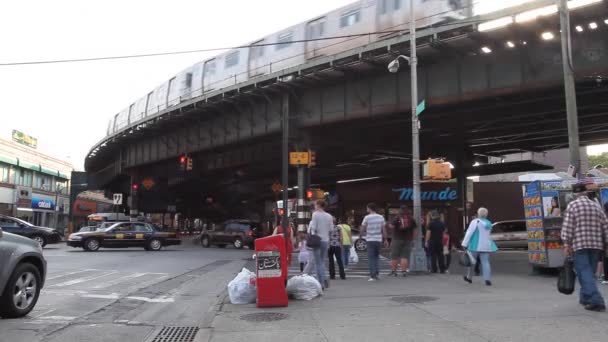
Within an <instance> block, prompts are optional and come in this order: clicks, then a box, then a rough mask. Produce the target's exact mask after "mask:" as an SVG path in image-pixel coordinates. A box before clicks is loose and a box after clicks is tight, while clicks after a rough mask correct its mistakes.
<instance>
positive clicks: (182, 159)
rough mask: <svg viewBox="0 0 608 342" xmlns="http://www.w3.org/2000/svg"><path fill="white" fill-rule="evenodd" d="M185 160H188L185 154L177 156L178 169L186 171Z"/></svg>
mask: <svg viewBox="0 0 608 342" xmlns="http://www.w3.org/2000/svg"><path fill="white" fill-rule="evenodd" d="M187 160H188V157H186V156H181V157H179V170H180V171H186V161H187Z"/></svg>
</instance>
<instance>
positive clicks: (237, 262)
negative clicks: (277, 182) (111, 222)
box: [0, 241, 252, 342]
mask: <svg viewBox="0 0 608 342" xmlns="http://www.w3.org/2000/svg"><path fill="white" fill-rule="evenodd" d="M251 254H252V252H251V251H250V250H247V249H244V250H235V249H231V248H226V249H220V248H209V249H203V248H201V247H200V245H194V244H192V242H190V241H186V242H185V243H184V244H183V245H181V246H171V247H167V248H164V249H163V250H162V251H160V252H146V251H144V250H143V249H141V248H128V249H101V250H100V251H98V252H94V253H93V252H84V251H83V250H81V249H74V248H70V247H67V246H65V245H63V244H60V245H53V246H47V247H46V248H45V249H44V255H45V257H46V259H47V262H48V274H47V278H46V284H45V287H44V289H43V290H42V292H41V295H40V299H39V300H38V304H37V305H36V308H35V309H34V310H33V311H32V312H31V313H30V314H29V315H28V316H27V317H24V318H20V319H0V342H22V341H23V342H35V341H51V342H54V341H62V342H71V341H91V342H93V341H117V342H119V341H148V340H152V339H153V337H154V336H155V335H156V334H157V333H158V332H159V330H161V329H162V328H163V327H165V326H180V327H182V326H183V327H204V326H205V325H206V324H209V323H210V321H211V319H212V318H213V314H214V312H215V308H216V306H217V305H219V301H220V300H221V298H220V296H221V295H222V293H223V291H224V289H225V288H226V284H227V282H228V281H230V280H231V279H232V278H233V277H234V276H235V274H236V273H238V271H240V269H241V268H242V267H243V266H244V265H245V264H246V263H247V262H248V261H247V260H246V259H250V257H251Z"/></svg>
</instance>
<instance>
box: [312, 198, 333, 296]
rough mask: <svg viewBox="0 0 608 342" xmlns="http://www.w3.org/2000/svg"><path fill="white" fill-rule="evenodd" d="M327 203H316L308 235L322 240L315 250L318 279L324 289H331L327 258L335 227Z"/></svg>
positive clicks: (319, 201)
mask: <svg viewBox="0 0 608 342" xmlns="http://www.w3.org/2000/svg"><path fill="white" fill-rule="evenodd" d="M326 207H327V203H326V202H325V201H324V200H318V201H316V202H315V211H314V213H313V214H312V218H311V220H310V224H309V226H308V233H309V234H314V235H317V236H319V237H320V238H321V244H320V245H319V247H317V248H315V249H313V251H312V252H313V253H312V256H313V260H311V261H314V263H315V267H316V269H317V279H318V280H319V283H321V285H322V286H323V288H328V287H329V281H328V280H327V278H326V275H325V256H326V255H327V250H328V249H329V232H330V231H331V230H332V228H333V227H334V218H333V216H331V215H330V214H328V213H327V212H325V208H326Z"/></svg>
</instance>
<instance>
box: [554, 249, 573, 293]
mask: <svg viewBox="0 0 608 342" xmlns="http://www.w3.org/2000/svg"><path fill="white" fill-rule="evenodd" d="M575 281H576V274H575V273H574V261H572V258H570V257H568V258H566V260H565V261H564V267H563V268H562V269H561V270H560V271H559V276H558V277H557V291H559V293H563V294H565V295H570V294H572V293H573V292H574V283H575Z"/></svg>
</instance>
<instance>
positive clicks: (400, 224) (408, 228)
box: [390, 205, 416, 277]
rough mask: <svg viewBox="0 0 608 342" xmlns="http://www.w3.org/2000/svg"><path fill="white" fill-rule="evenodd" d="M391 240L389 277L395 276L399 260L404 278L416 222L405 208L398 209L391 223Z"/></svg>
mask: <svg viewBox="0 0 608 342" xmlns="http://www.w3.org/2000/svg"><path fill="white" fill-rule="evenodd" d="M390 226H391V228H392V230H393V234H392V235H393V238H392V241H391V275H394V276H395V277H396V276H397V265H398V264H399V261H400V259H401V272H402V274H403V276H404V277H405V274H406V271H407V264H408V258H409V257H410V253H411V252H412V240H413V238H414V228H415V227H416V222H414V218H413V217H412V215H410V212H409V209H408V207H407V206H405V205H403V206H401V208H399V215H398V216H397V217H395V218H394V219H393V221H392V222H391V225H390Z"/></svg>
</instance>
